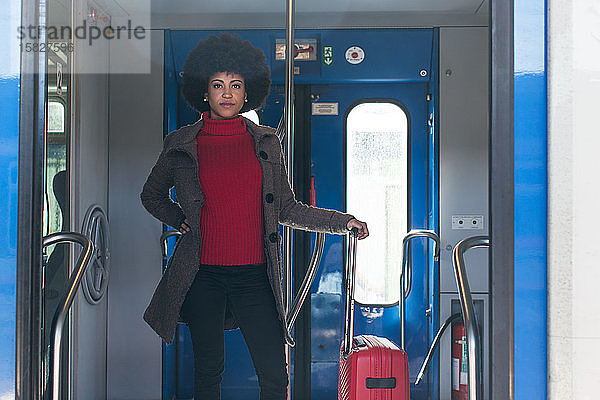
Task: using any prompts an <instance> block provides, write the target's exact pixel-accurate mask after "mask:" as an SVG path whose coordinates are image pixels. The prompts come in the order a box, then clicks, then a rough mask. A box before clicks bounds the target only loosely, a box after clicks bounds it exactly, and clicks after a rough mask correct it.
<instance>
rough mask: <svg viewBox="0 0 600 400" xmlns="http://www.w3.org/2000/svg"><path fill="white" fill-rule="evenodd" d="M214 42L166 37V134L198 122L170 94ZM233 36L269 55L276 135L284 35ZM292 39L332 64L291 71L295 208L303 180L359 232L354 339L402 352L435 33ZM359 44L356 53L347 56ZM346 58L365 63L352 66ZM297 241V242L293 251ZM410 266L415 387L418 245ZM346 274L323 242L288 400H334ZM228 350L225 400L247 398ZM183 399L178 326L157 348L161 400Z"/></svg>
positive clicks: (425, 190)
mask: <svg viewBox="0 0 600 400" xmlns="http://www.w3.org/2000/svg"><path fill="white" fill-rule="evenodd" d="M216 33H218V32H210V31H187V32H186V31H178V32H175V31H174V32H167V35H166V42H165V57H166V66H167V67H166V68H165V96H166V97H165V105H166V110H167V114H166V116H165V130H164V131H165V133H168V132H169V131H171V130H173V129H176V128H177V127H179V126H183V125H186V124H190V123H193V122H194V121H196V120H197V118H198V115H197V113H196V112H194V111H193V110H192V109H190V107H189V106H188V105H187V104H186V103H185V100H183V97H182V96H181V95H180V93H179V88H180V86H181V83H182V82H181V76H180V75H179V71H180V70H181V67H182V65H183V62H184V60H185V57H186V56H187V54H188V53H189V51H190V50H191V49H192V48H193V47H194V46H195V45H196V43H197V42H198V41H199V40H201V39H203V38H205V37H208V36H209V35H211V34H216ZM235 33H236V34H239V35H240V36H242V38H244V39H248V40H250V41H251V42H252V43H253V44H254V45H256V46H259V47H261V48H262V49H263V51H264V52H265V54H266V55H267V59H268V60H269V62H270V64H271V69H272V80H273V86H272V88H271V95H270V96H269V98H268V99H267V101H266V104H265V106H264V107H263V108H261V109H260V110H259V115H260V119H261V123H263V124H265V125H270V126H277V123H278V121H279V118H280V117H281V115H282V110H283V86H282V85H283V79H282V78H283V76H282V71H283V64H284V61H283V60H282V59H280V58H278V57H277V54H276V53H277V49H278V47H277V40H278V39H279V38H280V37H281V35H282V33H281V32H274V31H270V32H263V31H236V32H235ZM298 36H299V37H301V39H300V40H304V41H307V42H309V43H313V45H312V48H313V51H316V50H315V48H316V47H317V46H316V45H315V44H316V43H319V45H318V46H319V51H318V52H317V53H318V54H319V57H320V55H321V54H324V52H325V51H332V52H333V53H330V55H331V60H330V63H329V64H326V63H325V62H324V61H323V63H322V62H321V59H320V58H319V57H316V58H315V60H311V59H310V57H306V58H307V60H306V61H305V62H300V61H298V63H297V64H298V66H297V68H298V72H299V74H298V75H297V76H296V98H295V127H296V134H295V146H294V147H295V149H296V150H295V155H294V159H295V161H294V164H295V167H296V168H295V175H296V176H295V178H296V179H295V180H296V182H297V185H296V186H295V192H296V197H297V199H299V200H302V201H304V202H308V201H309V200H310V196H308V190H307V188H306V186H307V183H306V182H309V183H308V185H310V181H311V179H310V178H311V177H312V178H314V179H313V182H314V189H315V193H316V195H315V201H316V206H318V207H324V208H332V209H338V210H342V211H347V212H350V213H353V214H355V215H356V216H357V217H358V218H360V219H362V220H365V221H367V222H368V224H369V227H370V230H371V237H370V238H369V240H366V241H364V242H363V243H361V246H360V250H359V270H358V288H357V301H358V305H357V308H356V314H355V315H356V317H355V318H356V323H355V327H356V334H363V333H366V334H375V335H380V336H385V337H388V338H390V339H392V340H393V341H395V342H396V343H399V341H400V340H399V339H400V323H399V321H400V318H399V306H398V303H399V293H400V281H399V275H400V266H401V264H402V260H401V251H402V239H403V237H404V235H405V234H406V232H407V231H408V230H409V229H411V228H414V229H416V228H420V229H424V228H429V227H430V220H431V218H432V215H433V214H435V212H436V211H435V210H433V208H432V206H431V204H432V203H431V198H432V197H433V196H435V192H436V189H435V185H431V184H428V182H429V181H428V179H429V178H430V176H431V171H432V170H434V169H435V162H434V163H431V160H432V159H433V158H434V157H435V152H433V151H431V149H430V146H431V141H432V140H433V139H432V137H433V132H434V131H433V129H430V128H431V127H430V126H429V123H428V122H429V114H430V113H429V109H428V107H431V105H432V104H433V101H432V99H433V96H432V90H434V89H435V88H434V86H435V85H432V82H433V80H432V79H431V78H430V77H433V76H435V75H434V72H433V70H434V69H435V68H436V67H434V61H433V60H432V57H434V56H433V54H434V52H433V51H432V43H434V41H433V38H434V35H433V30H427V29H410V30H369V31H362V32H355V31H351V30H306V31H301V32H299V33H298ZM386 43H395V48H396V49H398V52H397V53H390V51H389V49H390V48H389V47H388V46H386V45H385V44H386ZM356 44H359V45H360V46H362V47H361V48H359V49H354V51H350V52H348V51H346V50H345V49H348V50H350V49H351V48H353V45H356ZM309 47H311V46H309ZM356 47H358V46H356ZM342 49H344V50H343V51H342ZM361 51H363V53H362V54H361V53H360V52H361ZM354 52H356V56H357V57H358V58H359V59H360V58H361V57H364V60H359V61H360V62H355V60H353V56H354ZM365 54H366V55H365ZM353 61H354V62H353ZM303 163H304V164H303ZM302 164H303V165H302ZM299 174H300V175H304V176H303V177H300V176H299ZM306 175H308V178H309V179H306V178H307V176H306ZM299 178H300V179H299ZM301 180H304V183H303V184H301V183H300V182H299V181H301ZM165 229H166V228H165ZM294 238H295V239H294V240H295V242H296V243H295V245H294V250H293V252H294V254H293V258H294V269H295V270H296V271H295V272H294V280H295V281H296V284H297V283H299V281H301V277H302V273H303V271H302V268H303V267H304V264H306V263H304V264H303V262H302V258H303V254H304V258H306V255H310V252H309V251H310V250H309V248H310V246H305V245H306V244H307V243H306V242H310V240H311V239H310V236H308V237H307V236H306V235H304V234H303V233H301V232H300V231H297V232H296V233H295V234H294ZM307 238H308V239H307ZM302 240H304V241H305V242H304V243H300V244H299V243H298V242H299V241H302ZM313 245H314V235H313ZM303 246H304V247H303ZM411 257H412V258H411V261H412V266H413V273H412V276H413V282H412V290H411V294H410V296H409V297H408V298H407V304H406V309H407V319H406V320H407V335H406V337H407V338H408V340H407V343H406V350H407V352H408V354H409V357H410V358H409V361H410V363H411V375H412V376H411V381H414V377H415V376H416V372H417V370H418V366H420V364H421V361H422V360H423V358H424V356H425V354H426V353H427V348H428V338H429V336H430V335H428V332H429V329H430V327H431V326H433V325H434V324H435V321H433V319H432V318H433V315H434V314H432V313H435V311H432V309H431V308H432V307H431V304H433V301H432V299H431V296H430V289H431V288H430V284H429V282H432V281H435V279H436V278H435V276H433V275H432V274H431V264H430V263H429V261H430V259H429V258H428V257H427V243H426V242H425V241H424V240H423V241H414V243H412V249H411ZM343 266H344V241H343V236H339V235H327V237H326V240H325V249H324V253H323V257H322V260H321V266H320V268H319V272H318V274H317V277H316V278H315V281H314V283H313V287H312V293H311V296H310V298H309V300H308V301H307V302H306V305H305V307H304V308H305V309H304V316H302V315H301V317H300V319H299V320H298V321H297V322H296V329H298V327H299V326H303V328H302V329H305V331H304V334H302V333H300V334H299V333H298V331H296V342H297V346H296V347H295V348H294V349H293V350H292V351H293V353H294V356H295V358H294V361H293V366H292V376H291V379H292V384H293V385H294V392H295V396H294V397H295V398H308V397H309V396H310V398H312V399H315V400H320V399H323V400H324V399H330V398H335V397H336V396H337V380H338V361H339V345H340V341H341V338H342V325H343V307H344V301H343V293H342V282H343V278H344V277H343V269H344V267H343ZM297 271H300V272H299V273H298V272H297ZM367 271H368V273H367ZM299 277H300V279H298V278H299ZM302 318H304V320H302ZM301 321H302V322H301ZM225 341H226V349H227V351H226V359H225V372H224V375H223V381H222V385H221V390H222V395H223V398H236V399H245V398H255V397H256V396H257V395H258V385H257V382H256V376H255V374H254V369H253V367H252V362H251V360H250V357H249V355H248V352H247V349H246V346H245V343H244V341H243V338H242V335H241V333H240V332H239V331H233V332H226V335H225ZM299 360H300V361H299ZM192 392H193V359H192V346H191V341H190V338H189V332H188V329H187V326H185V325H184V324H180V325H179V327H178V331H177V340H176V341H175V343H174V344H172V345H168V346H164V352H163V396H164V397H165V398H171V396H173V395H176V397H177V398H189V397H191V395H192ZM426 395H427V385H423V386H422V387H419V388H416V389H414V390H413V397H414V398H416V399H420V398H423V399H424V398H426Z"/></svg>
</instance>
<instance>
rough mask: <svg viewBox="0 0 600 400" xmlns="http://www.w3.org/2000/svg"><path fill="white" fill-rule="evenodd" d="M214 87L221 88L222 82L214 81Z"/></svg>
mask: <svg viewBox="0 0 600 400" xmlns="http://www.w3.org/2000/svg"><path fill="white" fill-rule="evenodd" d="M213 88H215V89H220V88H221V84H220V83H213Z"/></svg>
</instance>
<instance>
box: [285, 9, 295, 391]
mask: <svg viewBox="0 0 600 400" xmlns="http://www.w3.org/2000/svg"><path fill="white" fill-rule="evenodd" d="M295 13H296V10H295V0H287V1H286V21H285V25H286V26H285V107H284V119H285V131H286V135H285V140H286V149H287V173H288V180H289V182H290V187H291V188H292V190H293V189H294V174H293V170H294V55H295V54H294V48H295V46H294V15H295ZM283 243H284V246H283V255H282V258H283V263H284V266H285V274H284V276H283V282H284V283H283V290H284V296H285V297H284V301H285V312H286V315H287V314H289V312H290V309H291V306H292V296H293V290H294V289H293V286H292V243H293V236H292V229H291V228H290V227H288V226H284V227H283ZM285 356H286V365H287V372H288V377H289V378H290V384H288V387H287V398H288V400H291V399H292V385H291V381H292V380H291V377H292V376H291V371H292V370H291V361H292V356H291V347H290V346H289V345H287V346H285Z"/></svg>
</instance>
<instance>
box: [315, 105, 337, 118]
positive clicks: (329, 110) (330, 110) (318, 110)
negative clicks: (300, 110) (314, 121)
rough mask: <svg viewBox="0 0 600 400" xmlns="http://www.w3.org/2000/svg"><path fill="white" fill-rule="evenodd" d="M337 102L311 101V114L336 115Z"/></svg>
mask: <svg viewBox="0 0 600 400" xmlns="http://www.w3.org/2000/svg"><path fill="white" fill-rule="evenodd" d="M338 104H339V103H312V115H338Z"/></svg>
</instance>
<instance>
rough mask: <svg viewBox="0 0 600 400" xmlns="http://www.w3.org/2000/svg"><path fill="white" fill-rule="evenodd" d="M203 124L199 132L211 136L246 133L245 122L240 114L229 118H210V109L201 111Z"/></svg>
mask: <svg viewBox="0 0 600 400" xmlns="http://www.w3.org/2000/svg"><path fill="white" fill-rule="evenodd" d="M202 120H203V121H204V124H203V125H202V128H201V129H200V134H204V135H211V136H233V135H243V134H244V133H246V123H245V122H244V118H242V116H241V115H238V116H237V117H236V118H231V119H212V118H210V111H205V112H203V113H202Z"/></svg>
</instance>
